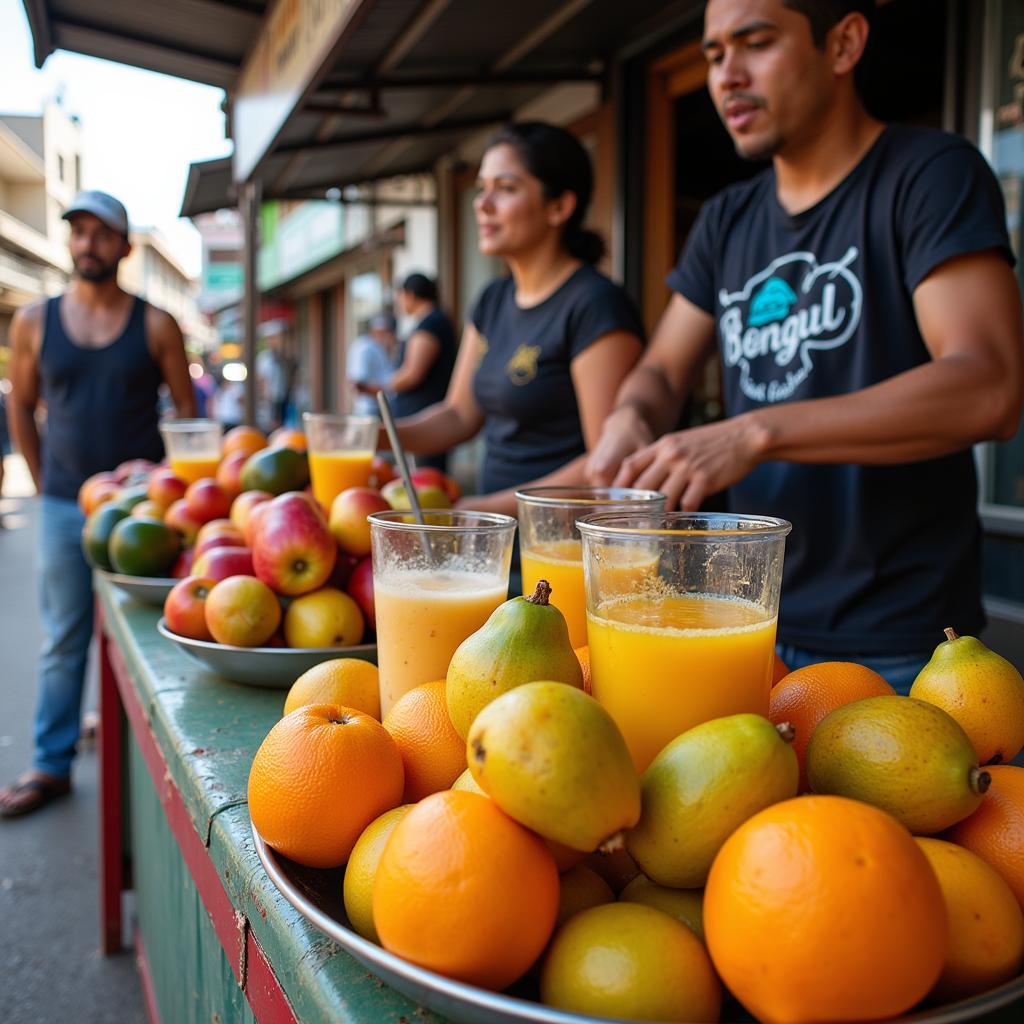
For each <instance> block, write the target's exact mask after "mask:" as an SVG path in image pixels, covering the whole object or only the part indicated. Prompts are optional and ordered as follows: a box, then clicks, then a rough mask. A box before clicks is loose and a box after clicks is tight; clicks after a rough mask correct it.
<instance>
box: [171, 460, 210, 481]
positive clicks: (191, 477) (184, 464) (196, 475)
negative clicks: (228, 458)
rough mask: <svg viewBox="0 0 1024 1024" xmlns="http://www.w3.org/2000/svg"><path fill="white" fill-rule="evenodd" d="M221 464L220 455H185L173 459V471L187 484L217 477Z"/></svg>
mask: <svg viewBox="0 0 1024 1024" xmlns="http://www.w3.org/2000/svg"><path fill="white" fill-rule="evenodd" d="M219 465H220V456H219V455H184V456H178V457H177V458H173V459H171V472H172V473H173V474H174V475H175V476H176V477H177V478H178V479H179V480H184V481H185V483H187V484H194V483H195V482H196V481H197V480H203V479H205V478H206V477H215V476H216V475H217V467H218V466H219Z"/></svg>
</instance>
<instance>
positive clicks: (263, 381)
mask: <svg viewBox="0 0 1024 1024" xmlns="http://www.w3.org/2000/svg"><path fill="white" fill-rule="evenodd" d="M285 330H286V324H285V322H284V321H283V320H268V321H267V322H266V323H263V324H260V329H259V334H260V337H261V338H263V339H265V348H264V349H263V350H262V351H261V352H260V353H259V355H257V356H256V396H257V398H258V400H259V402H260V408H261V411H262V415H261V416H260V419H261V421H262V426H263V427H264V428H265V429H266V430H267V431H268V432H269V431H271V430H276V429H277V428H278V427H281V426H284V423H285V420H286V419H287V418H288V406H289V403H290V401H291V394H292V382H293V379H294V376H295V364H294V362H293V361H292V359H291V358H290V357H289V356H288V354H287V352H286V351H285Z"/></svg>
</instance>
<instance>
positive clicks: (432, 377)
mask: <svg viewBox="0 0 1024 1024" xmlns="http://www.w3.org/2000/svg"><path fill="white" fill-rule="evenodd" d="M419 331H425V332H426V333H427V334H430V335H433V337H435V338H437V341H438V344H439V345H440V346H441V347H440V349H439V350H438V353H437V358H436V359H435V360H434V361H433V362H432V363H431V364H430V369H429V370H427V373H426V376H425V377H424V378H423V380H421V381H420V382H419V384H417V385H416V387H414V388H409V390H408V391H399V392H398V393H397V394H396V395H395V396H394V398H393V399H392V401H391V411H392V412H393V413H394V414H395V416H396V417H402V416H412V414H413V413H417V412H419V411H420V410H421V409H426V408H427V406H428V405H433V404H434V403H435V402H440V401H443V400H444V396H445V395H446V394H447V392H448V381H449V379H450V378H451V375H452V370H453V369H454V368H455V353H456V350H457V349H458V345H457V344H456V342H455V330H454V328H453V327H452V325H451V321H450V320H449V319H448V317H446V316H445V315H444V313H442V312H441V310H439V309H437V308H436V307H435V308H434V309H432V310H431V311H430V312H429V313H428V314H427V315H426V316H425V317H424V318H423V319H422V320H421V321H420V322H419V323H418V324H417V325H416V328H415V330H414V331H413V334H416V333H417V332H419ZM407 344H408V342H405V341H403V342H402V344H401V346H400V348H399V351H398V356H397V358H396V360H395V364H396V365H397V366H401V365H402V361H403V360H404V359H405V348H406V345H407Z"/></svg>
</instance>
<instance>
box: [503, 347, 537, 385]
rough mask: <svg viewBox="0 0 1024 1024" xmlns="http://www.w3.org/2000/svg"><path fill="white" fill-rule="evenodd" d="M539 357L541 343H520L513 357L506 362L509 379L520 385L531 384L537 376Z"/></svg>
mask: <svg viewBox="0 0 1024 1024" xmlns="http://www.w3.org/2000/svg"><path fill="white" fill-rule="evenodd" d="M539 358H540V345H520V346H519V348H517V349H516V350H515V353H514V355H513V356H512V358H511V359H510V360H509V361H508V362H507V363H506V364H505V372H506V373H507V374H508V379H509V380H510V381H512V383H513V384H516V385H518V386H519V387H522V386H523V385H524V384H529V383H530V381H531V380H533V378H534V377H536V376H537V360H538V359H539Z"/></svg>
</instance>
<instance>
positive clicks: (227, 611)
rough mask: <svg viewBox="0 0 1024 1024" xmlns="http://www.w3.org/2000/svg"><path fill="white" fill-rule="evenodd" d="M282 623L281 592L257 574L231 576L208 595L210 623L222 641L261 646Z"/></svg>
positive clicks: (207, 611) (246, 645)
mask: <svg viewBox="0 0 1024 1024" xmlns="http://www.w3.org/2000/svg"><path fill="white" fill-rule="evenodd" d="M280 624H281V605H280V604H278V601H277V595H276V594H275V593H274V592H273V591H272V590H271V589H270V587H268V586H267V585H266V584H265V583H263V582H261V581H260V580H258V579H256V577H255V576H229V577H228V578H227V579H226V580H221V581H220V582H219V583H215V584H214V585H213V589H212V590H211V591H210V594H209V596H208V597H207V599H206V625H207V626H209V628H210V632H211V633H212V634H213V639H214V640H216V641H217V643H219V644H232V645H233V646H235V647H259V646H261V645H262V644H264V643H266V642H267V641H268V640H269V639H270V638H271V637H272V636H273V635H274V633H275V631H276V630H277V627H278V626H279V625H280Z"/></svg>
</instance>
